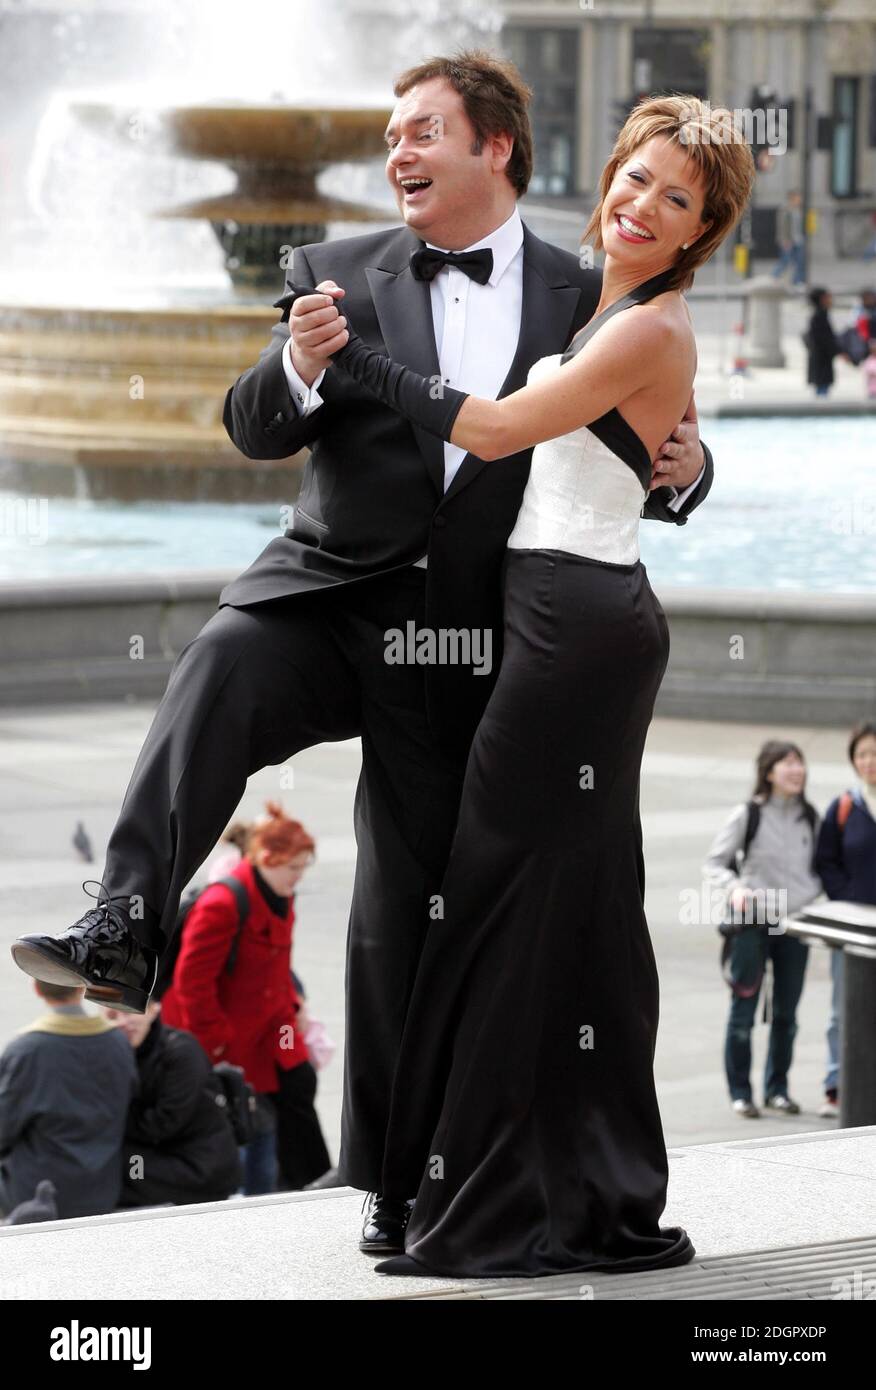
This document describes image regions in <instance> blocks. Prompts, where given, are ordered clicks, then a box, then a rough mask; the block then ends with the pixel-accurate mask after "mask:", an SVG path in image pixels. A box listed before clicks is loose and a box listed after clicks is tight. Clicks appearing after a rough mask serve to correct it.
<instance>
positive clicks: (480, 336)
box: [283, 205, 705, 568]
mask: <svg viewBox="0 0 876 1390" xmlns="http://www.w3.org/2000/svg"><path fill="white" fill-rule="evenodd" d="M426 245H427V246H430V247H432V248H433V249H434V250H438V251H446V250H448V249H449V248H448V247H444V246H439V247H435V246H434V245H433V243H432V242H426ZM482 246H488V247H489V248H490V250H491V251H492V253H493V269H492V271H491V273H490V278H489V280H487V282H486V284H484V285H479V284H478V283H477V281H476V280H472V279H471V278H470V276H468V275H466V274H465V271H463V270H459V269H458V267H456V266H448V265H445V266H442V267H441V269H440V270H439V271H438V274H437V275H436V276H435V277H434V279H433V280H431V281H430V284H429V291H430V296H431V302H432V325H433V330H434V334H435V343H436V345H437V347H438V365H439V367H440V368H441V375H442V377H443V379H444V382H445V384H446V385H448V386H452V387H454V388H455V389H456V390H458V391H465V392H467V393H468V395H471V396H480V397H481V398H482V399H489V400H496V398H497V396H498V394H499V392H500V390H501V389H502V383H503V382H504V380H505V378H506V376H507V375H508V372H509V370H510V368H511V363H512V362H513V360H514V355H515V353H516V351H517V341H518V339H519V337H520V313H521V307H522V304H523V223H522V222H521V220H520V212H519V210H518V208H517V207H516V205H515V208H514V211H513V212H512V213H511V216H510V217H509V218H508V219H507V221H505V222H503V223H502V225H501V226H500V227H497V228H496V229H495V231H493V232H490V234H489V236H485V237H483V238H482V239H481V240H480V241H476V242H474V243H473V244H472V245H471V246H464V247H460V248H458V249H459V250H460V251H475V250H478V249H479V248H480V247H482ZM339 308H340V312H341V313H343V306H342V304H339ZM283 368H284V371H285V373H286V380H287V382H288V383H289V390H290V393H291V395H292V399H293V401H294V403H295V406H296V408H297V410H298V413H299V414H300V415H310V414H311V412H312V411H314V410H317V409H318V408H319V407H320V406H321V405H322V404H323V400H322V397H321V396H320V394H319V386H320V384H321V382H322V379H323V377H324V376H325V371H324V370H323V371H322V372H320V374H319V376H318V377H317V378H316V379H315V381H314V382H313V385H312V386H309V387H308V386H307V385H306V383H305V382H304V381H302V379H301V377H300V376H299V375H298V373H297V372H296V370H295V367H294V365H293V363H292V340H291V338H290V339H289V341H288V342H287V343H286V344H285V345H284V347H283ZM465 456H466V450H465V449H463V448H462V447H461V446H460V445H458V444H451V443H449V442H448V441H446V440H445V442H444V491H445V492H446V491H447V489H448V488H449V486H450V484H451V482H452V481H453V479H454V477H455V475H456V472H457V470H458V468H459V466H460V464H461V463H462V461H463V459H464V458H465ZM704 471H705V467H704V468H703V470H702V471H701V472H700V475H699V477H698V478H697V479H696V481H695V482H693V483H691V485H690V487H688V488H685V490H684V491H683V492H682V493H678V492H677V490H676V489H675V488H673V494H674V496H673V499H672V501H671V502H670V503H669V506H670V507H671V508H672V510H673V511H677V510H678V508H679V507H680V506H681V505H682V504H683V502H684V501H685V499H686V498H687V497H688V495H689V494H690V493H691V492H692V491H693V490H694V488H695V487H697V486H698V484H699V482H700V479H701V478H702V476H703V472H704ZM416 564H417V565H418V566H421V567H423V568H425V566H426V556H425V555H424V556H422V557H421V559H419V560H417V561H416Z"/></svg>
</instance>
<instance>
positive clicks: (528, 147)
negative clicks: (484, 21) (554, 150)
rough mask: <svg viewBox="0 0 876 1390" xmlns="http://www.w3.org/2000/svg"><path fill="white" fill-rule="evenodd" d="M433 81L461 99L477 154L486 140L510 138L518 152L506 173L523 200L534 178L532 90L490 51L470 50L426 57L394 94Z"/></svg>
mask: <svg viewBox="0 0 876 1390" xmlns="http://www.w3.org/2000/svg"><path fill="white" fill-rule="evenodd" d="M433 77H443V78H444V79H445V81H446V82H448V83H449V84H450V86H451V87H452V88H453V90H454V91H455V92H458V93H459V95H460V96H461V97H462V104H463V107H464V108H465V114H466V116H467V117H468V119H469V121H470V122H471V126H472V129H473V130H474V133H475V142H474V144H473V146H472V151H471V152H472V154H480V153H481V150H482V149H483V147H484V140H485V139H487V138H488V137H489V136H491V135H510V136H511V138H512V139H513V141H514V148H513V150H512V151H511V157H510V159H509V160H508V163H507V164H506V166H505V173H506V175H507V177H508V180H509V182H510V184H511V186H512V188H513V189H514V191H515V193H516V194H517V197H518V198H522V197H523V194H524V193H525V192H526V190H527V188H528V187H529V180H530V179H531V178H532V126H531V125H530V122H529V111H528V109H527V108H528V106H529V102H530V100H531V98H532V88H531V87H528V86H527V85H526V83H525V82H524V80H523V78H522V76H521V74H520V72H519V70H518V69H517V68H516V67H515V65H514V64H513V63H512V62H509V61H508V60H507V59H505V58H498V57H496V55H495V54H493V53H488V52H487V51H486V50H485V49H471V50H469V51H467V52H464V53H457V54H456V56H455V57H453V58H441V57H435V58H427V59H426V60H425V62H422V63H418V64H417V65H416V67H412V68H408V69H407V70H406V71H405V72H403V73H402V74H401V75H400V76H399V77H397V78H396V81H395V85H394V86H393V89H392V90H393V92H394V93H395V95H396V96H397V97H401V96H404V95H405V93H406V92H409V91H410V89H411V88H412V87H417V86H419V85H420V83H421V82H429V81H430V80H431V79H432V78H433Z"/></svg>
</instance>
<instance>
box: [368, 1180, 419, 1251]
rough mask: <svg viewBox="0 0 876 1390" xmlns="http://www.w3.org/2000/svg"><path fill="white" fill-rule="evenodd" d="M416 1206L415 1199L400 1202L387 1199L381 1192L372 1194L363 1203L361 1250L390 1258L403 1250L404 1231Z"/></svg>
mask: <svg viewBox="0 0 876 1390" xmlns="http://www.w3.org/2000/svg"><path fill="white" fill-rule="evenodd" d="M413 1205H414V1202H413V1198H411V1200H410V1201H399V1200H398V1199H397V1198H396V1199H392V1198H390V1197H384V1196H383V1194H382V1193H380V1192H369V1193H368V1195H367V1196H366V1198H365V1201H364V1202H363V1203H362V1210H363V1211H365V1220H364V1222H363V1224H362V1239H361V1240H360V1241H359V1249H360V1250H369V1251H373V1252H374V1253H375V1254H378V1255H391V1254H392V1253H393V1252H394V1251H396V1250H404V1248H405V1231H406V1229H407V1225H408V1218H409V1217H410V1214H411V1209H412V1207H413ZM366 1207H367V1211H366V1210H365V1208H366Z"/></svg>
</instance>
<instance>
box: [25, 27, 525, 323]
mask: <svg viewBox="0 0 876 1390" xmlns="http://www.w3.org/2000/svg"><path fill="white" fill-rule="evenodd" d="M500 24H501V21H500V17H499V12H498V10H497V9H496V8H495V7H491V6H489V5H488V6H482V5H480V4H475V3H473V0H424V3H421V4H419V5H418V6H417V8H416V10H415V11H414V12H413V15H412V13H411V11H410V9H409V8H407V7H405V6H403V5H401V4H399V3H397V0H384V3H382V4H380V5H376V4H374V3H368V0H291V3H289V4H288V5H283V4H278V3H277V0H246V3H245V4H244V5H241V4H240V3H239V0H214V2H213V3H211V4H210V5H204V4H203V3H201V0H145V2H144V3H142V4H137V3H133V4H128V5H127V6H126V8H125V10H124V12H121V11H120V8H119V6H118V5H117V4H115V3H109V2H108V3H104V4H101V3H98V4H96V5H91V6H89V7H88V10H87V11H83V12H82V13H78V12H76V11H75V10H74V11H69V12H62V13H61V14H60V15H50V14H49V13H48V12H43V13H42V14H41V15H37V14H34V15H32V16H28V15H27V14H24V15H21V14H17V15H16V16H15V19H14V20H13V17H12V16H11V15H9V14H8V13H2V14H0V92H5V93H6V94H7V102H8V103H9V105H10V107H12V104H13V102H14V110H13V109H10V111H9V112H8V114H9V117H10V119H9V121H8V122H7V121H5V122H4V128H5V130H6V132H7V137H6V146H7V148H6V156H7V158H6V166H5V179H4V181H3V184H2V186H0V299H2V300H3V301H5V302H6V303H9V302H10V301H12V302H18V303H48V302H52V303H66V304H71V305H75V304H77V303H88V304H94V303H100V304H111V303H118V302H125V303H129V304H149V303H154V302H156V301H160V300H167V299H168V298H171V299H174V300H176V299H178V298H180V297H181V298H184V299H187V300H191V299H192V298H193V297H194V298H197V297H198V296H203V297H204V298H206V299H211V298H212V299H214V300H215V297H216V295H217V294H218V293H220V292H221V291H223V290H224V291H226V292H227V286H228V282H227V276H226V273H225V270H224V268H223V259H222V253H221V250H220V248H219V247H218V246H217V245H216V242H215V240H214V238H213V236H212V234H211V232H210V228H209V226H208V225H206V223H198V222H185V221H170V220H161V219H156V218H154V217H150V216H149V214H150V213H151V212H154V211H155V210H156V209H159V208H166V207H168V206H173V205H177V204H180V203H183V202H188V201H191V200H192V199H194V198H202V197H206V196H211V195H216V194H222V193H226V192H228V191H230V190H231V188H232V187H233V185H234V176H233V175H232V174H231V173H230V171H229V170H228V168H227V167H226V166H225V165H223V164H221V163H210V162H205V161H202V162H199V163H197V164H195V163H193V162H192V161H189V160H185V159H182V158H180V157H179V156H178V155H176V154H174V152H173V151H172V150H171V149H170V148H169V147H168V145H167V143H166V142H165V143H162V138H161V136H162V130H161V124H160V120H159V116H158V113H159V112H160V111H161V110H162V109H163V108H165V107H169V106H174V105H191V104H195V103H201V102H223V103H228V102H241V103H243V102H246V103H258V104H260V105H262V104H266V105H271V104H283V103H290V102H291V103H295V104H296V105H297V104H314V105H320V106H323V105H326V104H331V105H335V106H337V105H341V106H343V105H347V106H357V105H364V106H381V107H388V106H389V105H391V104H392V95H391V92H392V76H393V73H395V72H398V71H400V70H401V69H402V68H404V67H406V66H408V65H409V64H410V63H412V62H415V61H418V60H419V59H421V58H423V57H425V56H426V55H427V54H429V53H432V52H438V51H442V52H445V51H453V50H454V49H455V48H457V47H460V46H463V45H465V44H472V43H475V44H479V43H492V42H493V40H494V39H495V37H496V35H497V34H498V31H499V29H500ZM25 74H26V75H27V80H26V82H21V79H22V76H23V75H25ZM7 79H8V81H7ZM17 83H21V86H20V88H18V89H17V86H16V84H17ZM97 101H99V102H102V103H107V104H112V105H116V106H117V107H118V108H119V110H120V111H124V112H125V113H126V114H125V117H124V128H123V130H122V132H121V133H122V135H123V136H126V137H127V138H124V139H119V138H118V135H119V131H118V130H117V129H116V130H113V129H111V128H106V129H104V130H99V129H94V128H89V127H84V126H83V124H82V122H81V121H78V120H77V119H76V116H75V114H74V108H75V107H76V106H77V105H80V104H82V103H84V102H97ZM3 105H6V102H4V100H3V98H2V97H0V109H2V106H3ZM6 114H7V113H6V112H4V117H5V115H6ZM147 144H148V146H149V151H148V154H145V153H144V146H145V145H147ZM319 186H320V190H321V191H323V192H325V193H326V194H328V195H335V196H339V197H346V198H348V199H351V200H354V201H372V200H373V199H375V198H377V199H380V200H382V202H383V204H384V205H385V207H386V211H387V220H388V221H393V222H394V221H396V220H397V214H396V210H395V207H394V204H393V203H392V201H391V199H390V197H389V194H388V190H387V189H386V186H385V181H384V179H383V174H382V167H381V165H380V164H379V163H377V164H373V165H368V166H364V167H363V166H359V165H340V166H337V167H335V168H333V169H331V170H327V171H326V172H325V173H324V174H323V175H321V177H320V185H319Z"/></svg>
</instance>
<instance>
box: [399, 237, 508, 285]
mask: <svg viewBox="0 0 876 1390" xmlns="http://www.w3.org/2000/svg"><path fill="white" fill-rule="evenodd" d="M443 265H452V266H456V269H457V270H461V271H463V273H464V274H465V275H468V277H469V278H470V279H471V280H476V281H477V283H478V284H479V285H485V284H486V283H487V281H488V280H489V278H490V276H491V275H492V273H493V253H492V251H491V250H490V248H489V246H484V247H482V248H481V250H480V251H436V250H434V249H433V248H432V247H431V246H424V247H422V248H421V249H420V250H419V251H414V252H413V254H412V256H411V270H412V271H413V273H414V275H415V276H416V277H417V279H418V280H434V279H435V276H436V275H437V274H438V271H439V270H440V269H441V267H442V266H443Z"/></svg>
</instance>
